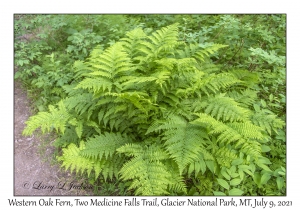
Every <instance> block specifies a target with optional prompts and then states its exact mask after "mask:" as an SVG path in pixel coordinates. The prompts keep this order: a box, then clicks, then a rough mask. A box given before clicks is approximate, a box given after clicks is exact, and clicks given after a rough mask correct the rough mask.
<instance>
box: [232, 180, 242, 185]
mask: <svg viewBox="0 0 300 210" xmlns="http://www.w3.org/2000/svg"><path fill="white" fill-rule="evenodd" d="M241 182H242V180H241V179H239V178H236V179H232V180H231V181H230V185H231V186H236V185H239V184H240V183H241Z"/></svg>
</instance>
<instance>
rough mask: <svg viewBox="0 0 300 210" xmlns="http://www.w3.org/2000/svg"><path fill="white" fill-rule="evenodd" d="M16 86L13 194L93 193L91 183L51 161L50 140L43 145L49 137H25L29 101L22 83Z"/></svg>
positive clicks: (52, 149) (16, 83)
mask: <svg viewBox="0 0 300 210" xmlns="http://www.w3.org/2000/svg"><path fill="white" fill-rule="evenodd" d="M14 85H15V87H14V135H15V139H14V141H15V142H14V195H15V196H17V195H22V196H26V195H30V196H32V195H40V196H41V195H92V190H91V188H92V186H91V185H90V184H88V183H87V182H85V181H84V180H78V178H77V179H76V178H74V177H75V176H74V175H73V174H70V173H67V172H64V170H62V169H60V167H59V166H58V165H51V164H50V162H51V159H52V157H53V152H54V148H53V147H52V146H51V145H50V144H51V141H49V140H48V141H47V142H49V143H48V144H49V145H46V146H42V147H41V145H42V144H45V143H44V142H45V140H46V137H40V138H37V137H35V136H31V137H24V136H22V131H23V129H24V127H25V122H26V120H27V119H28V118H29V117H30V104H29V101H28V99H27V94H26V92H25V91H24V90H22V88H21V85H20V84H19V83H18V82H15V84H14ZM41 148H42V149H43V150H42V152H41Z"/></svg>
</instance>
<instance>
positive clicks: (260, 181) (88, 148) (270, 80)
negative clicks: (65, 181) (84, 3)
mask: <svg viewBox="0 0 300 210" xmlns="http://www.w3.org/2000/svg"><path fill="white" fill-rule="evenodd" d="M45 21H47V22H49V23H50V24H48V25H49V27H48V28H45V27H43V23H45ZM174 22H176V23H175V24H174ZM265 22H268V23H269V24H266V23H265ZM285 27H286V26H285V16H284V15H45V16H42V15H34V16H27V15H24V16H20V17H18V18H17V17H16V20H15V34H16V37H17V38H18V37H22V36H24V34H28V33H30V34H31V36H30V37H33V38H31V39H25V40H24V39H17V41H16V42H15V44H16V46H15V49H16V52H18V53H16V59H15V63H16V64H15V65H17V66H18V68H19V69H20V70H19V71H18V72H17V73H16V74H15V77H16V79H20V80H21V81H22V82H23V83H24V84H26V85H27V88H28V91H29V92H30V93H32V97H34V98H35V99H36V104H35V106H36V108H37V113H36V115H34V116H32V117H31V118H30V119H29V120H28V121H27V122H26V124H27V127H26V128H25V130H24V131H23V134H24V135H31V134H32V133H33V132H35V131H36V130H39V129H40V130H41V131H42V132H43V133H48V132H55V133H56V135H58V138H57V139H56V141H55V145H56V146H57V148H60V149H61V150H62V151H61V153H60V154H58V156H57V160H58V161H59V162H60V163H61V164H62V167H64V168H65V169H66V170H71V171H76V173H77V174H82V175H83V176H88V177H89V179H90V182H91V183H92V184H94V185H95V193H96V194H99V195H285V194H286V145H285V133H286V132H285V112H286V111H285V107H286V103H285V95H286V92H285V90H286V87H285V85H286V84H285ZM28 55H29V56H28Z"/></svg>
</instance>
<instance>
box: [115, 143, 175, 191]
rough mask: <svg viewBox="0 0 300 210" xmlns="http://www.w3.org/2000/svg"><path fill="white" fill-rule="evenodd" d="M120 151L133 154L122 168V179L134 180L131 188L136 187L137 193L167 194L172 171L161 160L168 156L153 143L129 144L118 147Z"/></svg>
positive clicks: (129, 154) (128, 154)
mask: <svg viewBox="0 0 300 210" xmlns="http://www.w3.org/2000/svg"><path fill="white" fill-rule="evenodd" d="M117 151H118V152H119V153H124V154H126V155H127V156H133V158H132V159H131V160H129V161H128V162H127V163H125V164H124V165H123V167H122V168H121V170H120V174H121V179H123V180H132V179H133V182H132V183H131V185H130V187H129V189H136V191H135V194H136V195H166V194H168V192H167V187H168V184H169V183H170V181H169V178H170V176H171V175H170V173H169V172H168V171H167V168H166V166H165V165H164V164H163V163H162V162H160V160H163V159H166V158H167V157H168V156H167V154H165V152H164V151H163V150H162V149H161V148H159V147H157V146H155V145H152V146H150V147H142V146H141V145H138V144H127V145H125V146H122V147H121V148H119V149H117Z"/></svg>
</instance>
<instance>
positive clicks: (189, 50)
mask: <svg viewBox="0 0 300 210" xmlns="http://www.w3.org/2000/svg"><path fill="white" fill-rule="evenodd" d="M224 47H227V45H221V44H214V45H212V46H209V47H206V48H201V47H200V46H199V44H190V45H187V46H185V49H184V50H178V51H177V53H178V55H179V57H180V58H186V57H193V58H195V59H196V60H198V61H199V62H204V61H205V60H206V58H208V57H209V56H210V55H212V54H214V53H215V52H217V51H218V50H219V49H221V48H224Z"/></svg>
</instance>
